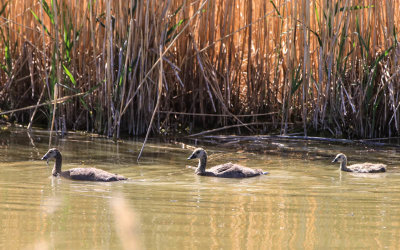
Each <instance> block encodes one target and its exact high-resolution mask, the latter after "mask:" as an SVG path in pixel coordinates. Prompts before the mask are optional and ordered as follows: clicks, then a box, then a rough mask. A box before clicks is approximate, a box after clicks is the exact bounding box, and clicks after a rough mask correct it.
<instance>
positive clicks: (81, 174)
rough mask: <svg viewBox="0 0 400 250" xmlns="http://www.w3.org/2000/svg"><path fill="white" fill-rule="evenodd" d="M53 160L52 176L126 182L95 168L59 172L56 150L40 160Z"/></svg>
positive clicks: (119, 176)
mask: <svg viewBox="0 0 400 250" xmlns="http://www.w3.org/2000/svg"><path fill="white" fill-rule="evenodd" d="M51 158H55V159H56V162H55V164H54V168H53V176H61V177H64V178H68V179H73V180H85V181H107V182H109V181H121V180H126V178H125V177H123V176H121V175H116V174H111V173H109V172H107V171H104V170H101V169H97V168H72V169H69V170H66V171H61V164H62V157H61V153H60V151H59V150H58V149H56V148H52V149H49V151H47V153H46V154H45V155H44V156H43V157H42V160H47V161H48V160H49V159H51Z"/></svg>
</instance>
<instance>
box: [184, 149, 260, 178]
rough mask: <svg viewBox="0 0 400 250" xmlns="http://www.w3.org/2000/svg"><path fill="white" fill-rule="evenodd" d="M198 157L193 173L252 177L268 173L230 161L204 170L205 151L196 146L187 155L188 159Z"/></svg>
mask: <svg viewBox="0 0 400 250" xmlns="http://www.w3.org/2000/svg"><path fill="white" fill-rule="evenodd" d="M196 158H198V159H199V166H198V167H197V168H196V171H195V173H196V174H198V175H203V176H213V177H222V178H245V177H253V176H257V175H263V174H268V172H263V171H262V170H261V169H252V168H248V167H244V166H240V165H237V164H233V163H231V162H228V163H224V164H222V165H217V166H215V167H212V168H210V169H208V170H206V164H207V153H206V151H205V150H204V149H202V148H196V149H195V150H194V151H193V153H192V155H190V156H189V158H188V160H191V159H196Z"/></svg>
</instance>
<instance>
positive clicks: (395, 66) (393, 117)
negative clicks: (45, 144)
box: [0, 0, 400, 138]
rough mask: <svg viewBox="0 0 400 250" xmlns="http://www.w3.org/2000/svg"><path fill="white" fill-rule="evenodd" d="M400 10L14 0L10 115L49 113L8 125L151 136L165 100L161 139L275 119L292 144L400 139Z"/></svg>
mask: <svg viewBox="0 0 400 250" xmlns="http://www.w3.org/2000/svg"><path fill="white" fill-rule="evenodd" d="M399 8H400V4H399V2H398V1H394V0H388V1H384V2H378V1H355V0H336V1H333V2H332V1H329V0H315V1H310V0H302V1H284V0H279V1H278V0H273V1H237V0H227V1H221V0H202V1H184V0H182V1H170V0H169V1H168V0H167V1H159V0H147V1H144V0H130V1H87V0H86V1H77V0H75V1H73V0H68V1H67V0H58V1H56V0H53V1H46V0H42V1H37V2H32V1H27V0H16V1H9V2H7V1H4V0H0V40H1V46H0V63H1V64H0V67H1V71H0V91H1V92H0V102H1V107H2V110H3V111H4V110H13V109H17V108H21V107H25V106H29V105H36V104H40V103H45V102H48V103H49V104H48V105H47V106H41V107H38V108H37V109H29V110H28V111H26V110H25V111H22V112H14V113H12V114H11V115H10V116H9V117H8V118H10V119H17V120H18V121H19V122H26V123H31V122H36V123H39V122H42V123H43V122H47V123H48V124H49V125H48V126H49V127H51V128H53V126H54V128H55V129H57V130H62V131H64V130H66V129H83V130H88V131H94V132H98V133H103V134H106V135H108V136H114V137H119V136H120V133H121V132H129V133H130V134H133V135H139V134H145V133H146V131H147V128H148V126H149V124H150V121H151V120H153V119H152V114H153V112H154V110H155V108H156V104H157V103H158V102H159V105H158V111H159V112H157V113H156V114H157V115H156V116H155V117H154V122H152V125H151V128H152V131H153V132H155V133H158V132H168V131H176V130H182V131H183V130H185V129H186V130H188V131H193V130H200V129H207V128H210V129H211V128H216V127H221V126H227V125H238V124H242V125H246V124H247V123H250V124H260V122H266V123H265V124H272V125H269V126H268V129H274V130H277V131H280V133H283V134H286V133H290V132H292V131H296V130H299V129H301V131H302V132H303V133H304V134H305V135H307V134H309V133H310V131H311V132H313V133H314V132H325V133H326V132H327V133H329V134H331V135H332V136H338V137H342V136H344V137H349V138H353V137H363V138H371V137H386V136H395V135H399V134H400V133H399V132H400V119H399V115H400V114H399V105H400V96H399V93H400V86H399V80H400V75H399V71H400V67H399V56H400V48H399V44H398V38H397V36H398V30H399V28H400V27H399V26H400V12H398V11H396V10H398V9H399ZM159 48H161V54H160V50H159ZM160 59H161V60H162V61H163V65H164V66H163V69H162V73H161V74H160V73H159V70H155V69H159V66H158V65H159V63H160ZM160 78H161V79H160ZM159 83H161V86H159ZM77 94H80V95H77ZM73 95H76V96H77V97H75V98H65V97H68V96H73ZM59 98H64V99H63V100H64V101H62V102H60V101H58V99H59ZM65 100H66V101H65ZM36 110H37V112H36ZM169 112H171V113H169ZM172 112H173V113H172ZM188 113H189V114H188ZM191 114H192V115H191ZM198 114H204V115H200V116H199V115H198ZM207 114H220V116H207ZM248 114H253V115H254V116H241V115H248ZM255 114H268V115H257V116H256V115H255ZM246 130H248V131H251V132H255V130H254V127H250V126H247V129H246ZM269 131H271V130H269ZM239 132H240V131H239Z"/></svg>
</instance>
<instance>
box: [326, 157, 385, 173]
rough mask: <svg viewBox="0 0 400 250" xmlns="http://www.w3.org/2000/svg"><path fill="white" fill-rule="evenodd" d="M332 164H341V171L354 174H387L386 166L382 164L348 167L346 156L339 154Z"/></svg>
mask: <svg viewBox="0 0 400 250" xmlns="http://www.w3.org/2000/svg"><path fill="white" fill-rule="evenodd" d="M332 162H340V170H342V171H345V172H354V173H382V172H386V165H385V164H381V163H369V162H365V163H358V164H353V165H350V166H347V157H346V155H345V154H342V153H340V154H338V155H337V156H336V157H335V159H334V160H333V161H332Z"/></svg>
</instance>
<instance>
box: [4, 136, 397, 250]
mask: <svg viewBox="0 0 400 250" xmlns="http://www.w3.org/2000/svg"><path fill="white" fill-rule="evenodd" d="M55 143H56V146H57V147H58V148H59V149H60V150H61V151H62V153H63V169H69V168H73V167H77V166H84V167H97V168H101V169H104V170H106V171H109V172H113V173H119V174H122V175H124V176H126V177H128V178H130V179H129V180H128V181H123V182H115V183H96V182H85V181H71V180H66V179H60V178H53V177H51V169H52V164H53V162H50V163H49V164H50V166H47V165H46V162H44V161H40V158H41V156H42V155H43V154H44V153H45V152H46V151H47V149H48V134H47V133H46V132H44V131H34V132H33V133H32V134H31V135H30V137H29V136H27V135H26V132H25V131H24V130H15V131H12V132H11V133H8V134H4V135H2V137H0V171H1V175H0V224H1V225H2V227H0V248H2V249H11V248H12V249H15V248H27V249H30V248H34V247H36V248H40V249H46V248H48V249H54V248H57V249H71V248H74V249H78V248H79V249H104V248H106V249H115V248H125V249H134V248H145V249H176V248H182V246H184V247H185V248H188V249H192V248H202V249H211V248H223V249H237V248H241V249H263V248H324V247H326V246H331V247H337V248H378V247H379V248H396V247H398V246H399V245H400V242H399V241H400V239H399V238H398V237H397V236H398V235H399V234H400V207H399V206H398V204H399V203H400V192H398V190H399V188H400V171H399V168H398V162H400V159H399V156H397V149H396V148H390V147H388V148H375V149H374V148H370V147H366V146H365V145H333V144H328V143H318V142H304V141H296V142H291V141H264V142H258V144H259V145H258V147H257V148H256V147H255V146H254V145H253V147H254V148H253V149H252V147H251V146H250V147H248V148H249V150H245V148H246V145H243V144H239V145H236V144H231V145H229V146H228V145H218V146H212V145H208V146H204V147H206V148H207V150H208V153H209V156H210V157H209V161H208V164H209V165H210V167H211V166H213V165H216V164H220V163H224V162H227V161H232V162H235V163H239V164H242V165H245V166H248V167H253V168H261V169H264V170H266V171H268V172H269V173H270V174H269V175H266V176H258V177H254V178H248V179H222V178H210V177H202V176H197V175H194V170H193V169H190V168H187V167H186V166H187V165H195V164H196V163H195V162H193V161H187V160H186V158H187V157H188V156H189V155H190V153H191V151H192V148H187V147H186V146H185V145H183V144H179V143H154V142H153V143H151V142H149V144H148V145H147V147H146V149H145V151H144V155H143V156H142V159H141V161H140V162H139V163H137V162H136V157H137V153H138V151H139V149H140V146H141V142H135V141H128V140H127V141H118V142H113V141H110V140H107V139H105V138H102V137H91V136H88V135H81V134H70V135H68V136H67V137H66V138H64V139H58V140H56V141H55ZM232 145H233V146H232ZM260 145H261V147H260ZM260 148H261V150H260ZM338 152H345V153H346V154H347V155H348V157H349V163H350V164H351V163H355V162H360V161H372V162H382V163H385V164H388V169H389V171H388V172H387V173H379V174H354V173H345V172H341V171H339V165H338V164H332V163H331V161H332V159H333V157H334V156H335V155H336V154H337V153H338Z"/></svg>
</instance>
